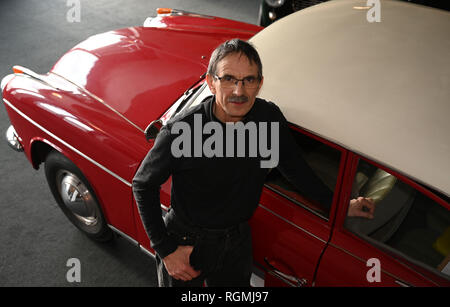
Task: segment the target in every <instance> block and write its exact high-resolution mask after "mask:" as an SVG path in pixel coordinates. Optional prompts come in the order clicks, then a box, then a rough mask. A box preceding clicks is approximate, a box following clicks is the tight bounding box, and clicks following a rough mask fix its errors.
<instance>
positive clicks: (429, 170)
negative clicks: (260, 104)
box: [250, 0, 450, 196]
mask: <svg viewBox="0 0 450 307" xmlns="http://www.w3.org/2000/svg"><path fill="white" fill-rule="evenodd" d="M364 6H366V1H365V0H364V1H352V0H336V1H330V2H326V3H323V4H320V5H316V6H312V7H309V8H307V9H304V10H301V11H299V12H297V13H295V14H291V15H289V16H287V17H285V18H283V19H280V20H279V21H277V22H275V23H274V24H272V25H271V26H269V27H267V28H266V29H264V30H263V31H261V32H259V33H258V34H257V35H256V36H254V37H253V38H252V39H251V40H250V41H251V42H252V43H253V44H254V45H255V47H256V48H257V50H258V52H259V54H260V56H261V60H262V62H263V74H264V84H263V88H262V89H261V92H260V94H259V96H260V97H262V98H265V99H267V100H271V101H273V102H275V103H276V104H277V105H278V106H279V107H280V108H281V110H282V111H283V113H284V115H285V116H286V118H287V119H288V120H289V121H290V122H292V123H295V124H297V125H299V126H301V127H303V128H305V129H307V130H310V131H312V132H313V133H315V134H317V135H320V136H323V137H324V138H326V139H328V140H330V141H333V142H335V143H337V144H340V145H341V146H343V147H346V148H348V149H350V150H352V151H354V152H357V153H361V154H362V155H364V156H366V157H369V158H371V159H373V160H375V161H378V162H380V163H382V164H384V165H386V166H389V167H391V168H393V169H395V170H397V171H399V172H401V173H403V174H406V175H408V176H410V177H412V178H414V179H416V180H418V181H419V182H422V183H425V184H427V185H430V186H431V187H433V188H435V189H437V190H438V191H440V192H443V193H444V194H446V195H447V196H448V195H450V13H449V12H446V11H442V10H438V9H434V8H429V7H425V6H420V5H414V4H409V3H405V2H400V1H381V10H380V13H381V15H380V16H381V21H380V22H373V23H370V22H368V20H367V13H368V9H367V8H366V9H363V8H362V7H364Z"/></svg>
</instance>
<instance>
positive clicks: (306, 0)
mask: <svg viewBox="0 0 450 307" xmlns="http://www.w3.org/2000/svg"><path fill="white" fill-rule="evenodd" d="M326 1H327V0H293V1H292V9H293V10H294V12H297V11H299V10H301V9H304V8H306V7H308V6H311V5H316V4H319V3H322V2H326Z"/></svg>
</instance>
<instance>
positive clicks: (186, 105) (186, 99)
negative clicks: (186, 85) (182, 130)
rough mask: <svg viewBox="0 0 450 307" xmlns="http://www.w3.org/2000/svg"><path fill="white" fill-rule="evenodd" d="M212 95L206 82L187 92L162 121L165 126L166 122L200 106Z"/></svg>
mask: <svg viewBox="0 0 450 307" xmlns="http://www.w3.org/2000/svg"><path fill="white" fill-rule="evenodd" d="M211 95H212V93H211V91H210V90H209V87H208V85H207V83H206V82H204V83H203V84H202V85H200V86H197V87H195V88H193V89H191V90H189V91H188V92H186V93H185V94H184V95H183V96H181V97H180V98H179V99H178V100H177V101H176V102H175V103H174V104H173V105H172V107H171V108H170V109H169V110H167V112H166V113H165V114H164V115H163V116H162V117H161V120H162V121H163V124H164V125H165V124H166V122H167V121H168V120H169V119H171V118H172V117H174V116H175V115H177V114H180V113H181V112H184V111H187V110H189V109H190V108H192V107H194V106H196V105H198V104H200V103H201V102H202V101H203V99H205V98H206V97H208V96H211Z"/></svg>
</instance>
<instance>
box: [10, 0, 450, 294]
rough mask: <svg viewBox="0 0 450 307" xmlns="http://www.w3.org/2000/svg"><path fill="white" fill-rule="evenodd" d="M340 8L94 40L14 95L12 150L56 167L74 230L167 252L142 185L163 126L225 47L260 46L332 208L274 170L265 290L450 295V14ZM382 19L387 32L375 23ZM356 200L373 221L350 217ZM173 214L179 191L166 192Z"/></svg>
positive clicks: (271, 95)
mask: <svg viewBox="0 0 450 307" xmlns="http://www.w3.org/2000/svg"><path fill="white" fill-rule="evenodd" d="M369 9H370V7H367V6H366V1H351V0H349V1H347V0H344V1H330V2H326V3H324V4H321V5H317V6H313V7H310V8H307V9H304V10H302V11H299V12H297V13H295V14H292V15H289V16H287V17H286V18H283V19H282V20H280V21H278V22H276V23H274V24H273V25H271V26H269V27H267V28H265V29H264V30H263V29H262V28H261V27H258V26H255V25H250V24H245V23H241V22H236V21H232V20H226V19H222V18H217V17H212V16H204V15H198V14H194V13H188V12H184V11H178V10H159V11H158V15H157V16H156V17H152V18H148V19H147V20H146V21H145V23H144V26H142V27H130V28H126V29H121V30H116V31H111V32H107V33H103V34H99V35H95V36H92V37H90V38H88V39H87V40H85V41H83V42H81V43H80V44H78V45H77V46H75V47H74V48H72V49H71V50H69V51H68V52H67V53H66V54H65V55H64V56H63V57H62V58H61V59H60V60H59V61H58V62H57V63H56V64H55V65H54V67H53V68H52V69H51V71H50V72H48V73H47V74H42V75H41V74H36V73H34V72H32V71H30V70H28V69H26V68H24V67H20V66H14V67H13V70H14V74H11V75H8V76H6V77H4V78H3V80H2V82H1V88H2V94H3V102H4V105H5V108H6V110H7V112H8V115H9V118H10V121H11V126H10V128H9V129H8V131H7V140H8V143H9V144H10V145H11V147H13V148H14V149H15V150H17V151H23V152H24V153H25V155H26V156H27V158H28V159H29V161H30V163H31V164H32V166H33V167H34V168H35V169H37V168H38V167H39V166H40V165H41V164H44V166H45V174H46V177H47V181H48V183H49V186H50V189H51V191H52V193H53V195H54V197H55V199H56V201H57V203H58V204H59V206H60V207H61V209H62V210H63V211H64V213H65V214H66V215H67V217H68V218H69V220H70V221H71V222H72V223H73V224H74V225H75V226H77V227H78V228H79V229H80V230H81V231H83V232H84V233H86V234H87V235H88V236H89V237H91V238H93V239H95V240H99V241H107V240H110V239H112V238H113V237H114V236H113V233H117V234H119V235H120V236H122V237H124V238H127V239H128V240H130V241H131V242H132V243H133V244H134V245H136V246H138V247H139V248H140V249H141V250H142V251H143V252H145V253H147V254H149V255H153V250H152V249H151V248H150V243H149V239H148V237H147V235H146V233H145V231H144V228H143V226H142V223H141V220H140V216H139V214H138V211H137V207H136V204H135V201H134V199H133V193H132V191H131V181H132V178H133V177H134V174H135V172H136V170H137V168H138V166H139V164H140V162H141V161H142V159H143V158H144V156H145V155H146V153H147V152H148V150H149V149H150V148H151V146H152V142H153V141H152V139H153V138H154V136H155V134H156V133H157V131H158V128H159V127H160V126H161V125H164V123H165V122H166V121H167V120H168V119H169V118H171V117H172V116H174V114H177V113H178V112H181V111H182V110H185V109H186V108H189V107H192V106H194V105H196V104H199V103H201V101H202V100H203V98H204V97H206V96H208V95H210V92H209V90H208V87H207V86H206V83H205V82H204V74H205V71H206V68H207V64H208V61H209V56H210V54H211V52H212V50H213V49H214V48H215V47H216V46H218V45H219V44H220V43H221V42H223V41H225V40H227V39H230V38H234V37H239V38H241V39H249V40H250V41H251V42H252V43H253V44H254V45H255V46H256V48H257V50H258V51H259V53H260V56H261V59H262V62H263V72H264V76H265V81H264V86H263V88H262V91H261V92H260V96H261V97H262V98H265V99H267V100H271V101H274V102H275V103H276V104H277V105H278V106H279V107H280V108H281V110H282V111H283V113H284V114H285V116H286V118H287V119H288V120H289V122H290V123H291V128H292V133H293V135H294V137H295V139H296V141H297V142H298V143H299V144H300V146H301V147H302V149H303V150H304V158H305V160H306V161H307V162H308V163H309V164H310V166H311V167H312V168H313V169H314V170H315V172H316V173H317V175H318V176H319V177H320V178H321V179H322V180H323V182H324V183H325V184H327V185H328V186H329V187H330V189H332V190H333V191H334V198H333V203H332V206H331V208H329V207H325V206H323V205H322V204H320V203H317V202H315V201H313V200H311V199H307V198H306V197H305V196H303V195H302V194H301V193H300V192H298V191H297V190H296V189H295V188H294V187H292V186H291V185H290V184H289V183H288V182H287V181H286V180H285V179H284V178H283V177H282V175H281V174H280V173H279V172H278V171H277V170H276V169H273V170H272V171H271V172H270V173H269V175H268V177H267V182H266V185H265V188H264V191H263V193H262V196H261V199H260V205H259V207H258V209H257V211H256V212H255V214H254V216H253V218H252V220H251V225H252V231H253V241H254V243H253V244H254V263H255V270H254V275H253V279H252V282H253V285H255V286H258V285H265V286H285V285H289V286H450V263H449V260H450V201H449V195H450V179H449V178H450V177H449V174H450V138H449V137H448V133H449V131H450V124H449V123H450V121H449V120H448V115H449V114H450V107H449V103H448V102H449V101H450V92H449V91H450V84H449V83H450V71H449V67H450V57H449V56H448V50H450V36H449V35H448V29H449V28H450V14H449V13H448V12H445V11H441V10H438V9H432V8H426V7H422V6H417V5H411V4H407V3H403V2H397V1H383V2H382V6H381V11H380V12H379V13H381V22H371V21H370V20H369V18H368V17H367V15H368V10H369ZM372 21H373V20H372ZM356 197H371V198H373V199H374V201H375V203H376V209H375V213H374V217H373V218H364V217H355V216H351V214H348V208H349V203H350V200H351V199H354V198H356ZM161 202H162V204H161V207H162V209H163V210H162V212H163V213H164V212H165V211H167V208H168V207H169V206H170V180H169V181H168V182H167V183H166V184H164V185H163V186H162V189H161Z"/></svg>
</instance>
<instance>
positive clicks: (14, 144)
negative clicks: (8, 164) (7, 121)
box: [6, 125, 23, 152]
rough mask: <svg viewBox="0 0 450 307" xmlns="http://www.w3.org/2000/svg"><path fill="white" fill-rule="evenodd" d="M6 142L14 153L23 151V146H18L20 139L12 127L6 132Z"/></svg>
mask: <svg viewBox="0 0 450 307" xmlns="http://www.w3.org/2000/svg"><path fill="white" fill-rule="evenodd" d="M6 142H7V143H8V145H9V146H10V147H11V148H12V149H14V150H15V151H18V152H21V151H23V146H22V144H20V138H19V136H18V135H17V132H16V130H15V129H14V127H13V126H12V125H11V126H9V128H8V130H6Z"/></svg>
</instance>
